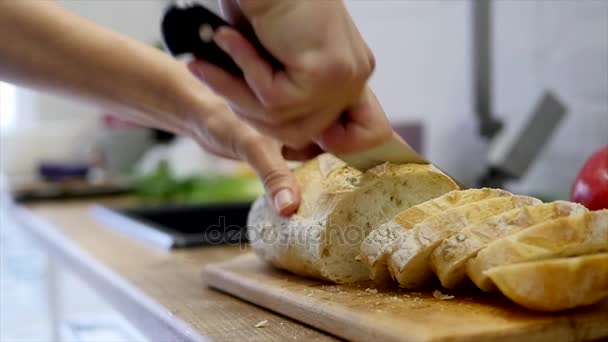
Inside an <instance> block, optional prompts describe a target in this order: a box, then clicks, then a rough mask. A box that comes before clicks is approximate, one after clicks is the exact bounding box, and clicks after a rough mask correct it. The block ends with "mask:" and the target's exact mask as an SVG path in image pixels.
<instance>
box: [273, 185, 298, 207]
mask: <svg viewBox="0 0 608 342" xmlns="http://www.w3.org/2000/svg"><path fill="white" fill-rule="evenodd" d="M294 200H295V198H294V196H293V193H292V192H291V190H290V189H282V190H280V191H279V192H277V193H276V194H275V195H274V206H275V208H276V209H277V211H278V212H280V213H282V212H283V211H284V210H285V209H286V208H288V207H289V206H291V205H292V204H293V202H294Z"/></svg>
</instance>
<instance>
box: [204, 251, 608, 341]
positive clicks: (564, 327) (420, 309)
mask: <svg viewBox="0 0 608 342" xmlns="http://www.w3.org/2000/svg"><path fill="white" fill-rule="evenodd" d="M205 279H206V280H207V283H208V285H209V286H211V287H214V288H216V289H218V290H221V291H224V292H227V293H229V294H232V295H234V296H236V297H239V298H242V299H244V300H246V301H249V302H251V303H254V304H257V305H260V306H262V307H265V308H268V309H270V310H273V311H276V312H278V313H281V314H283V315H285V316H288V317H291V318H293V319H296V320H298V321H301V322H304V323H306V324H309V325H311V326H313V327H316V328H318V329H321V330H324V331H326V332H329V333H331V334H334V335H336V336H339V337H342V338H346V339H349V340H355V341H448V340H449V341H517V342H521V341H551V342H561V341H583V340H591V339H600V338H602V337H604V338H605V337H608V300H607V301H603V302H602V303H600V304H598V305H595V306H593V307H588V308H583V309H577V310H571V311H568V312H565V313H560V314H543V313H537V312H532V311H529V310H526V309H523V308H520V307H518V306H517V305H516V304H513V303H511V302H510V301H509V300H508V299H506V298H504V297H502V296H500V295H490V294H484V293H481V292H480V291H476V290H468V292H467V291H461V292H453V291H452V292H450V291H448V290H445V289H441V290H440V291H441V292H442V293H441V294H443V295H448V294H449V295H454V296H455V297H454V298H452V299H447V298H449V297H447V298H445V297H444V298H443V299H440V298H441V297H442V296H441V294H440V293H435V296H436V297H440V298H436V297H435V296H434V295H433V292H434V290H433V289H434V288H430V289H428V290H426V291H423V292H411V291H406V290H403V289H399V288H396V287H391V288H377V289H376V288H373V284H371V283H362V284H359V285H335V284H330V283H325V282H322V281H318V280H314V279H307V278H302V277H299V276H296V275H292V274H289V273H287V272H283V271H280V270H277V269H274V268H272V267H270V266H268V265H267V264H265V263H264V262H262V261H261V260H259V259H258V258H257V257H256V256H255V255H254V254H253V253H248V254H245V255H242V256H239V257H237V258H235V259H232V260H229V261H226V262H223V263H220V264H212V265H209V266H207V268H206V269H205ZM437 288H438V289H439V288H440V287H439V286H437Z"/></svg>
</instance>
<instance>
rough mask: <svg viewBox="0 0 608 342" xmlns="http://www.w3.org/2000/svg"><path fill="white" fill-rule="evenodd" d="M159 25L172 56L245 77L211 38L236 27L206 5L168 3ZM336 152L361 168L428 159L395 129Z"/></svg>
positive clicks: (251, 38)
mask: <svg viewBox="0 0 608 342" xmlns="http://www.w3.org/2000/svg"><path fill="white" fill-rule="evenodd" d="M161 25H162V35H163V40H164V44H165V46H166V48H167V50H168V51H169V52H170V53H171V54H172V55H173V56H179V55H183V54H193V55H194V56H195V57H196V58H199V59H202V60H205V61H206V62H208V63H211V64H213V65H215V66H217V67H220V68H222V69H223V70H224V71H226V72H228V73H230V74H232V75H234V76H236V77H240V78H243V77H244V76H243V71H242V70H241V69H240V68H239V67H238V65H236V63H235V62H234V61H233V60H232V58H231V57H230V56H229V55H228V54H226V53H225V52H224V51H223V50H222V49H220V48H219V46H217V44H215V42H214V40H213V35H214V33H215V31H216V30H217V29H218V28H220V27H222V26H229V27H232V28H235V27H234V26H233V25H231V24H230V23H228V22H227V21H225V20H224V19H223V18H221V17H219V16H218V15H216V14H215V13H213V12H212V11H211V10H209V9H207V8H206V7H205V6H203V5H201V4H190V5H182V6H180V4H177V3H173V4H170V5H169V6H168V7H167V9H166V11H165V14H164V16H163V20H162V24H161ZM244 31H245V30H243V29H241V30H239V32H241V33H242V34H243V35H244V36H245V37H246V38H247V39H248V40H249V41H250V42H251V43H252V44H253V45H254V46H255V47H256V49H257V50H258V52H259V53H260V55H261V56H263V57H264V58H265V59H266V60H267V61H269V63H270V64H271V65H272V67H273V68H274V69H275V70H281V69H283V65H282V64H281V63H280V62H279V61H278V60H277V59H276V58H275V57H274V56H272V55H271V54H270V53H269V52H268V51H267V50H266V49H265V48H264V47H263V46H262V44H261V43H260V42H259V40H258V39H257V38H256V37H255V34H252V33H251V32H244ZM247 31H249V30H247ZM343 118H346V119H348V116H347V115H346V113H343V114H342V117H341V119H343ZM335 155H336V157H338V158H340V159H341V160H343V161H344V162H346V163H347V164H348V165H351V166H353V167H355V168H357V169H359V170H362V171H365V170H367V169H370V168H372V167H374V166H376V165H379V164H382V163H384V162H387V161H388V162H392V163H397V164H403V163H417V164H428V163H429V162H428V161H427V160H425V159H424V158H423V157H421V156H420V155H419V154H418V153H417V152H416V151H415V150H414V149H413V148H412V147H411V146H410V145H408V144H407V143H406V142H405V141H404V140H403V139H401V138H400V137H399V135H397V134H396V133H394V132H393V135H392V137H391V139H390V140H388V141H387V142H385V143H383V144H381V145H379V146H375V147H372V148H370V149H367V150H363V151H357V152H353V153H347V154H335Z"/></svg>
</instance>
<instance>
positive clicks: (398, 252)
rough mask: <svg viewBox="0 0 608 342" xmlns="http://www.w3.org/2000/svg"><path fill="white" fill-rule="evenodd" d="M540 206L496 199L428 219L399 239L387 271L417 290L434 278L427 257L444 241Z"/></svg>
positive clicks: (512, 198)
mask: <svg viewBox="0 0 608 342" xmlns="http://www.w3.org/2000/svg"><path fill="white" fill-rule="evenodd" d="M540 203H542V202H541V201H540V200H538V199H536V198H533V197H527V196H509V197H497V198H490V199H486V200H483V201H479V202H474V203H470V204H466V205H462V206H459V207H456V208H452V209H448V210H446V211H445V212H444V213H442V214H439V215H435V216H431V217H429V218H427V219H426V220H424V221H422V222H421V223H419V224H417V225H415V226H414V227H413V228H412V229H409V230H406V231H405V233H404V234H403V235H402V236H401V237H400V238H399V240H398V241H397V242H396V246H397V247H396V248H395V249H394V251H393V253H392V254H391V256H390V258H389V261H388V267H389V271H390V272H391V275H393V278H394V279H396V280H397V281H398V282H399V286H401V287H404V288H408V289H413V288H418V287H420V286H422V285H423V284H424V283H425V282H427V281H428V280H429V279H430V278H431V277H432V276H433V270H432V268H431V265H430V260H429V257H430V255H431V253H432V252H433V250H434V249H435V247H437V245H438V244H439V243H441V241H443V239H445V238H447V237H449V236H450V235H452V234H455V233H458V232H459V231H460V230H461V229H463V228H464V227H466V226H467V225H470V224H478V223H482V222H484V221H485V220H487V219H488V218H490V217H492V216H494V215H498V214H500V213H503V212H505V211H508V210H511V209H513V208H518V207H523V206H527V205H534V204H540Z"/></svg>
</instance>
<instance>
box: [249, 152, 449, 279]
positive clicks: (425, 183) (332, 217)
mask: <svg viewBox="0 0 608 342" xmlns="http://www.w3.org/2000/svg"><path fill="white" fill-rule="evenodd" d="M294 175H295V178H296V179H297V181H298V183H299V185H300V187H301V191H302V202H301V204H300V208H299V209H298V211H297V212H296V213H295V214H294V215H292V216H291V217H289V218H285V217H281V216H278V215H277V214H276V213H275V211H274V210H273V208H272V207H271V206H270V205H269V204H268V203H267V202H266V200H265V198H259V199H258V200H257V201H256V202H255V203H254V204H253V206H252V208H251V210H250V213H249V217H248V227H249V229H248V236H249V240H250V243H251V245H252V247H253V249H254V251H255V252H256V253H257V254H258V255H259V256H261V257H262V258H263V259H264V260H267V261H269V262H271V263H272V264H273V265H275V266H276V267H279V268H282V269H286V270H288V271H291V272H293V273H297V274H300V275H304V276H311V277H316V278H321V279H326V280H330V281H333V282H336V283H349V282H356V281H361V280H366V279H369V273H368V271H367V267H365V265H364V264H363V263H360V262H358V261H357V260H356V259H357V257H358V256H359V250H360V247H361V242H362V241H363V239H364V238H365V237H366V236H367V234H368V233H369V232H370V231H371V230H372V229H373V228H375V227H376V226H377V225H379V224H381V223H384V222H386V221H388V220H389V219H391V218H392V217H393V216H395V215H396V214H397V213H398V212H400V211H402V210H404V209H406V208H409V207H411V206H413V205H416V204H418V203H422V202H425V201H427V200H429V199H432V198H435V197H438V196H441V195H443V194H444V193H446V192H449V191H452V190H454V189H457V188H458V186H457V185H456V183H454V181H452V180H451V179H450V178H449V177H448V176H446V175H445V174H443V173H442V172H441V171H439V170H438V169H436V168H435V167H433V166H432V165H418V164H404V165H394V164H390V163H385V164H382V165H379V166H377V167H375V168H372V169H370V170H368V171H366V172H365V173H361V172H360V171H358V170H356V169H354V168H352V167H350V166H347V165H346V164H344V163H343V162H342V161H340V160H339V159H337V158H336V157H334V156H332V155H329V154H323V155H321V156H319V157H317V158H315V159H313V160H311V161H308V162H306V163H304V164H303V165H302V166H301V167H299V168H297V169H295V170H294Z"/></svg>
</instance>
